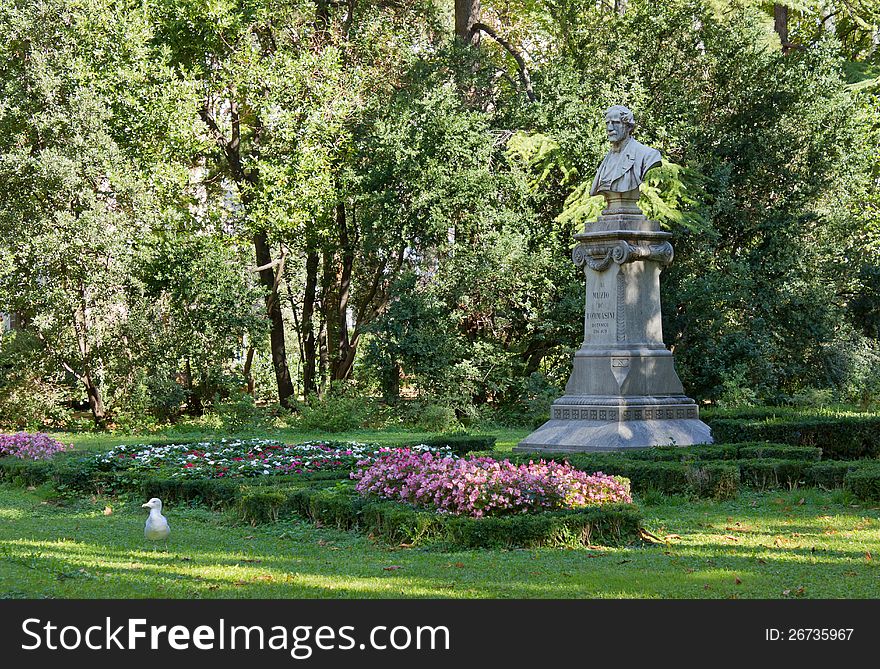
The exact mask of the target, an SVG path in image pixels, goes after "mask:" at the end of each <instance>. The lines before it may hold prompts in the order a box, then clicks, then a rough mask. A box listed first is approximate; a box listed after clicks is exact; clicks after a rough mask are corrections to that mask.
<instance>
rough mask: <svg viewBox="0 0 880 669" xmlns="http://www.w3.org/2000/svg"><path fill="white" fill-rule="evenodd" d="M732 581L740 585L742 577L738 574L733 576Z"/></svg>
mask: <svg viewBox="0 0 880 669" xmlns="http://www.w3.org/2000/svg"><path fill="white" fill-rule="evenodd" d="M733 582H734V583H736V584H737V585H740V584H741V583H742V579H741V578H740V577H739V576H734V577H733Z"/></svg>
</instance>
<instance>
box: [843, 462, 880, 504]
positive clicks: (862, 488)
mask: <svg viewBox="0 0 880 669" xmlns="http://www.w3.org/2000/svg"><path fill="white" fill-rule="evenodd" d="M872 464H873V466H870V467H860V468H858V469H854V470H852V471H850V472H847V474H846V477H845V479H844V485H845V486H846V489H847V490H849V491H850V492H852V493H853V494H854V495H855V496H856V497H857V498H858V499H860V500H862V501H865V502H877V501H880V466H878V465H877V464H876V463H872Z"/></svg>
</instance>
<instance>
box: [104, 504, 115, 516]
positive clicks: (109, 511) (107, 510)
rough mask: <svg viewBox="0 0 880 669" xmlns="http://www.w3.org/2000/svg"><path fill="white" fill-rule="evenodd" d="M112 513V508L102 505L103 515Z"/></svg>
mask: <svg viewBox="0 0 880 669" xmlns="http://www.w3.org/2000/svg"><path fill="white" fill-rule="evenodd" d="M112 513H113V509H111V508H110V507H109V506H105V507H104V515H105V516H109V515H110V514H112Z"/></svg>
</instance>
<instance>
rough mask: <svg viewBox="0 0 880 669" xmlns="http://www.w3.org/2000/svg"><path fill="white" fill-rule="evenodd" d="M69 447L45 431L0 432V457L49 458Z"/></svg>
mask: <svg viewBox="0 0 880 669" xmlns="http://www.w3.org/2000/svg"><path fill="white" fill-rule="evenodd" d="M69 448H71V447H70V446H65V445H64V444H62V443H61V442H60V441H58V440H56V439H53V438H52V437H50V436H49V435H48V434H45V433H44V432H37V433H34V434H31V433H29V432H16V433H15V434H0V457H13V458H20V459H22V460H48V459H50V458H52V457H53V456H55V455H56V454H57V453H61V452H63V451H65V450H68V449H69Z"/></svg>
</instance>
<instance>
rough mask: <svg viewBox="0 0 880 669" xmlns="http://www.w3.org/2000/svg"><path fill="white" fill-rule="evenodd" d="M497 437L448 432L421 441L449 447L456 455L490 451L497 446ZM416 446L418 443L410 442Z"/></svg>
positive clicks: (426, 444)
mask: <svg viewBox="0 0 880 669" xmlns="http://www.w3.org/2000/svg"><path fill="white" fill-rule="evenodd" d="M495 441H496V438H495V437H493V436H488V435H470V434H446V435H443V436H440V437H433V438H431V439H425V440H422V441H421V442H419V443H420V444H424V445H425V446H434V447H437V448H449V449H451V450H452V452H453V453H454V454H455V455H462V456H463V455H467V454H468V453H471V452H476V451H490V450H492V449H493V448H494V447H495ZM410 445H411V446H416V445H417V444H410Z"/></svg>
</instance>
